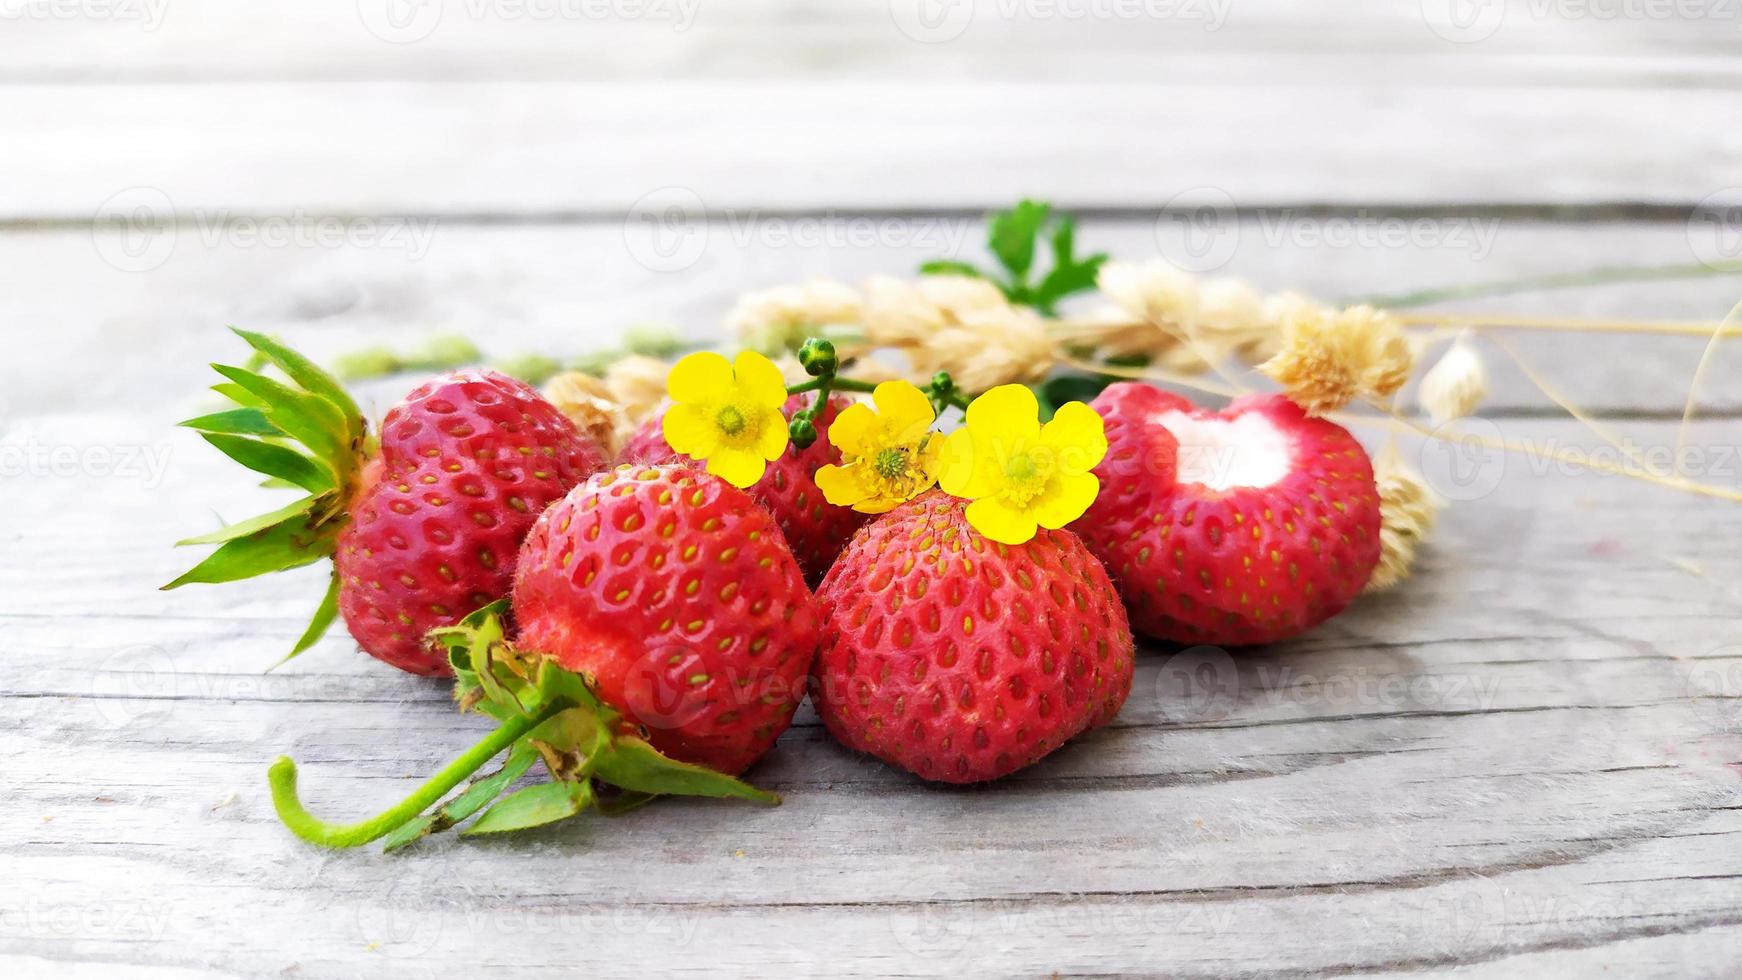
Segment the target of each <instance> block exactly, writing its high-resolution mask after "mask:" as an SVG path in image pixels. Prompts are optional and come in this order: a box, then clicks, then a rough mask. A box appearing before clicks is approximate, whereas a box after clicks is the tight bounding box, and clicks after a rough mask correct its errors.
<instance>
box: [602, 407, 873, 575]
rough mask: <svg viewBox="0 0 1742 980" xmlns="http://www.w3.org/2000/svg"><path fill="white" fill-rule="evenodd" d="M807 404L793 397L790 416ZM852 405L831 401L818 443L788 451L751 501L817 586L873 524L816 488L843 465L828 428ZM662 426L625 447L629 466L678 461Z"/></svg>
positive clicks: (653, 423) (657, 422) (658, 421)
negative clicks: (829, 470) (770, 518)
mask: <svg viewBox="0 0 1742 980" xmlns="http://www.w3.org/2000/svg"><path fill="white" fill-rule="evenodd" d="M806 404H808V399H807V398H806V396H804V395H794V396H792V398H790V399H788V400H787V403H786V414H787V416H788V417H790V416H791V415H792V414H793V413H794V412H796V411H798V410H799V409H802V408H804V407H805V406H806ZM850 404H852V402H851V400H849V399H848V398H846V397H845V396H842V395H835V396H834V397H832V398H830V399H829V405H828V408H827V409H825V410H824V412H823V414H822V417H821V418H819V419H817V421H816V423H815V424H816V429H817V441H816V442H813V443H811V444H810V446H809V447H807V448H805V449H799V448H797V447H796V446H789V447H787V450H786V453H785V454H784V455H782V456H781V457H780V458H779V459H778V460H775V461H774V462H772V463H769V464H768V471H767V472H766V473H765V474H764V475H763V477H762V481H761V482H760V483H758V484H756V486H754V487H752V488H751V490H750V496H751V497H753V498H754V499H755V500H756V502H757V503H760V504H762V505H763V506H764V507H767V508H768V510H769V511H770V512H771V513H772V514H774V519H775V521H777V522H778V523H779V524H780V529H781V531H782V532H784V533H785V534H786V543H787V544H789V545H791V546H792V553H793V555H794V556H795V557H796V558H798V564H799V567H800V568H802V569H804V571H805V578H806V580H807V581H809V582H810V583H811V584H812V585H815V584H816V583H817V582H818V581H820V580H821V579H822V577H823V574H824V573H825V572H827V571H828V570H829V566H830V565H833V564H834V563H835V556H837V555H839V554H840V553H841V548H842V547H843V546H844V545H845V544H846V543H847V539H848V538H850V537H852V536H853V532H854V531H857V530H858V529H859V527H860V526H861V525H863V524H864V523H865V521H866V520H868V519H869V518H868V515H865V514H861V513H859V512H858V511H856V510H853V509H852V508H850V507H835V506H832V505H830V504H829V503H828V502H827V501H826V500H824V499H823V492H822V491H821V490H819V489H817V484H816V472H817V470H818V469H820V468H822V467H824V466H828V465H831V464H838V463H840V461H841V451H840V450H839V449H836V448H835V447H834V445H832V444H831V443H830V442H829V425H830V424H831V423H832V422H834V420H835V416H836V415H838V414H840V412H841V410H842V409H844V408H846V407H847V406H848V405H850ZM663 425H664V416H663V415H657V416H654V417H653V418H651V419H648V420H647V421H646V422H644V423H642V425H641V427H640V428H639V429H637V430H636V432H635V435H634V437H632V438H631V439H630V440H629V444H628V445H627V446H625V447H624V448H623V453H622V456H621V459H622V460H623V461H624V462H629V463H664V462H669V461H671V460H675V459H679V458H680V457H679V456H678V455H677V454H676V453H674V452H672V449H671V447H670V446H668V445H666V442H665V434H664V431H663Z"/></svg>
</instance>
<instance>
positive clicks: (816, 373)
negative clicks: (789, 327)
mask: <svg viewBox="0 0 1742 980" xmlns="http://www.w3.org/2000/svg"><path fill="white" fill-rule="evenodd" d="M798 363H800V364H802V365H804V369H805V373H807V374H809V375H810V376H811V377H813V378H820V377H822V376H823V375H825V374H834V373H835V372H836V371H838V370H840V368H841V359H840V358H839V357H836V356H835V345H834V344H831V343H829V342H828V341H826V340H824V339H822V338H821V337H812V338H811V339H809V340H807V341H805V342H804V345H803V346H801V347H800V348H799V349H798Z"/></svg>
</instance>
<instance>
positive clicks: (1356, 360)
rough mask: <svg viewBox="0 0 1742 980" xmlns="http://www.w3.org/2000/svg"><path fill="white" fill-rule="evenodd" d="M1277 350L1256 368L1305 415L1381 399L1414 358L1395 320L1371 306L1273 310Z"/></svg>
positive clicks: (1400, 379)
mask: <svg viewBox="0 0 1742 980" xmlns="http://www.w3.org/2000/svg"><path fill="white" fill-rule="evenodd" d="M1279 313H1280V315H1281V322H1280V326H1281V328H1282V348H1281V350H1279V351H1278V352H1277V353H1276V355H1275V356H1274V357H1272V358H1270V360H1268V361H1265V362H1264V363H1263V364H1261V365H1259V370H1261V371H1263V372H1264V373H1265V374H1268V375H1270V376H1271V377H1272V378H1274V379H1276V381H1277V382H1278V383H1280V384H1281V385H1282V386H1283V389H1284V390H1285V391H1286V392H1287V393H1288V396H1289V397H1290V398H1292V399H1294V401H1295V403H1296V404H1298V405H1300V407H1301V408H1304V409H1306V411H1307V413H1308V414H1311V415H1322V414H1324V413H1325V412H1330V411H1334V410H1336V409H1339V408H1342V407H1343V406H1344V405H1347V404H1348V403H1349V402H1350V401H1351V400H1353V399H1355V398H1356V397H1359V396H1366V397H1371V398H1383V397H1385V396H1387V395H1390V394H1392V393H1393V392H1395V391H1396V390H1397V389H1399V388H1401V387H1403V384H1404V382H1406V381H1408V380H1409V371H1410V367H1411V366H1412V365H1413V363H1414V359H1413V357H1412V355H1411V353H1410V349H1409V341H1408V340H1407V339H1405V337H1404V335H1403V330H1402V329H1401V328H1400V327H1399V326H1398V323H1397V320H1396V319H1395V318H1394V317H1392V316H1391V315H1390V314H1388V313H1386V312H1385V311H1383V310H1378V309H1374V308H1373V307H1371V306H1351V307H1349V308H1348V309H1346V310H1343V311H1341V312H1338V313H1333V312H1332V311H1331V310H1330V309H1329V308H1327V307H1322V306H1318V305H1316V304H1313V303H1293V304H1289V305H1288V306H1285V307H1280V308H1279Z"/></svg>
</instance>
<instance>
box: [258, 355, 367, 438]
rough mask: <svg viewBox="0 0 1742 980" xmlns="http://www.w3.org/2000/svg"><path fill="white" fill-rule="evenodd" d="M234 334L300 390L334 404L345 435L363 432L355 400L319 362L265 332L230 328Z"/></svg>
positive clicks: (359, 436) (359, 434) (361, 414)
mask: <svg viewBox="0 0 1742 980" xmlns="http://www.w3.org/2000/svg"><path fill="white" fill-rule="evenodd" d="M230 330H231V331H233V332H234V333H235V334H236V336H238V337H241V338H242V339H243V340H245V341H247V342H248V346H250V347H252V348H254V349H255V350H256V351H259V352H260V353H261V354H263V355H265V356H266V358H267V359H268V360H270V361H271V362H272V363H273V364H276V365H278V369H279V370H280V371H283V372H284V373H285V376H286V377H288V378H290V380H292V381H294V382H296V383H297V384H298V385H300V386H302V389H303V390H304V391H306V392H308V393H309V394H311V395H314V396H315V397H317V398H320V399H322V400H324V401H326V402H327V403H328V404H331V405H333V406H335V407H336V408H337V409H338V410H339V413H340V414H341V415H342V416H344V418H345V421H346V423H347V426H348V431H349V434H350V435H351V437H352V438H353V439H357V438H361V437H362V435H363V412H362V410H361V409H359V408H358V407H357V403H356V402H355V401H353V400H352V399H351V395H350V393H349V392H347V391H346V390H345V386H344V385H342V384H340V383H339V381H338V379H337V378H334V377H333V376H332V375H330V374H328V373H327V372H326V371H323V370H321V367H320V365H318V364H316V363H315V362H313V361H311V360H309V359H308V358H306V357H304V356H303V355H301V354H299V353H297V352H296V351H294V350H291V349H290V348H289V347H286V346H285V345H283V344H281V343H279V342H278V341H276V340H273V339H272V338H271V337H268V336H266V335H265V334H259V333H254V332H252V331H248V330H242V329H240V328H238V327H231V328H230Z"/></svg>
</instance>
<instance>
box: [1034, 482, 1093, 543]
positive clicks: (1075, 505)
mask: <svg viewBox="0 0 1742 980" xmlns="http://www.w3.org/2000/svg"><path fill="white" fill-rule="evenodd" d="M1055 483H1056V489H1055V488H1053V487H1049V488H1048V490H1049V491H1050V492H1049V493H1048V494H1047V495H1046V496H1045V497H1043V498H1042V499H1041V500H1039V501H1036V505H1035V506H1034V507H1033V508H1032V509H1031V510H1030V511H1029V513H1031V514H1032V515H1034V519H1035V521H1036V522H1038V523H1039V524H1040V526H1041V527H1047V528H1052V529H1053V530H1055V531H1056V530H1058V529H1059V528H1061V527H1064V526H1065V525H1066V524H1069V523H1070V522H1072V521H1074V520H1076V519H1077V518H1079V517H1081V516H1083V512H1084V511H1086V510H1088V509H1089V505H1090V504H1092V503H1094V502H1095V496H1096V495H1097V494H1099V493H1100V492H1101V481H1100V479H1099V478H1097V477H1096V476H1095V474H1093V473H1068V474H1065V475H1063V476H1061V477H1059V478H1058V479H1057V480H1056V481H1055Z"/></svg>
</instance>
